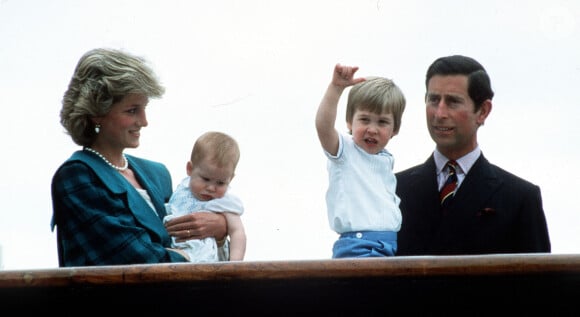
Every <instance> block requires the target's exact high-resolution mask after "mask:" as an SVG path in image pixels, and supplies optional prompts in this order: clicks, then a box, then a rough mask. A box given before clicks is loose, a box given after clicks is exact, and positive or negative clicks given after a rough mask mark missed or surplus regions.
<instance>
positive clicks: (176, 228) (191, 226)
mask: <svg viewBox="0 0 580 317" xmlns="http://www.w3.org/2000/svg"><path fill="white" fill-rule="evenodd" d="M165 228H166V229H167V232H168V233H169V235H170V236H173V237H175V241H176V242H184V241H187V240H191V239H204V238H207V237H214V238H215V239H216V240H217V241H220V240H223V239H225V237H226V235H227V232H228V227H227V223H226V219H225V216H224V215H223V214H222V213H213V212H192V213H190V214H187V215H184V216H181V217H176V218H173V219H171V220H169V221H167V222H166V223H165Z"/></svg>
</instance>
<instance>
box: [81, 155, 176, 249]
mask: <svg viewBox="0 0 580 317" xmlns="http://www.w3.org/2000/svg"><path fill="white" fill-rule="evenodd" d="M127 159H128V160H129V164H130V165H131V169H132V170H133V173H134V174H135V177H136V178H137V179H138V180H139V182H140V184H141V186H143V188H144V189H146V190H147V191H148V192H149V196H150V197H151V199H152V201H153V204H154V206H155V208H156V209H157V210H158V211H159V210H162V213H160V215H157V214H156V213H155V212H154V211H153V210H152V209H151V207H150V206H149V204H147V202H146V201H145V199H144V198H143V197H141V195H140V194H139V192H137V190H136V189H135V188H134V187H133V186H132V185H131V184H130V183H129V182H128V181H127V180H126V179H125V178H124V177H123V175H121V173H111V170H110V167H109V166H108V165H107V164H106V163H105V162H104V161H103V160H102V159H101V158H99V157H97V156H95V155H92V154H89V153H87V152H86V151H77V152H75V153H74V154H73V156H72V157H71V160H80V161H83V162H84V163H86V164H87V165H89V166H90V167H91V168H92V169H93V170H94V172H95V173H96V174H97V176H98V177H99V178H100V179H101V181H102V182H103V183H104V184H105V186H107V188H109V190H111V191H112V192H113V193H114V194H116V195H123V194H125V195H126V196H127V203H128V205H129V208H130V210H131V212H132V213H133V215H134V216H135V218H136V219H137V221H138V222H139V223H141V224H142V225H143V226H144V227H145V228H146V229H148V230H149V231H150V232H154V233H156V234H157V235H158V236H160V240H164V239H165V238H167V237H168V236H167V232H166V231H165V227H164V226H163V222H162V221H161V217H162V215H165V209H164V208H165V206H164V204H163V203H162V202H160V201H159V197H160V195H159V194H158V192H157V190H156V188H155V186H152V183H151V182H150V181H149V180H148V179H147V178H146V177H143V175H145V173H144V170H143V167H142V166H138V165H134V164H133V161H132V160H131V159H130V158H129V157H127Z"/></svg>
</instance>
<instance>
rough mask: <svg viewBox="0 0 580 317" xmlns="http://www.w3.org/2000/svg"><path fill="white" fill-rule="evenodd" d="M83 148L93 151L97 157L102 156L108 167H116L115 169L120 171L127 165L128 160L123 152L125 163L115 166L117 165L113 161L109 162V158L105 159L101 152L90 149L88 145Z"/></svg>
mask: <svg viewBox="0 0 580 317" xmlns="http://www.w3.org/2000/svg"><path fill="white" fill-rule="evenodd" d="M84 149H85V150H87V151H89V152H93V153H95V154H96V155H97V156H98V157H100V158H102V159H103V161H105V163H107V164H108V165H109V166H110V167H112V168H114V169H116V170H117V171H120V172H122V171H124V170H126V169H127V168H128V167H129V161H127V157H126V156H125V153H123V160H124V161H125V165H123V166H117V165H114V164H113V163H111V162H109V160H107V158H106V157H104V156H103V154H101V153H99V152H97V151H95V150H93V149H91V148H90V147H85V148H84Z"/></svg>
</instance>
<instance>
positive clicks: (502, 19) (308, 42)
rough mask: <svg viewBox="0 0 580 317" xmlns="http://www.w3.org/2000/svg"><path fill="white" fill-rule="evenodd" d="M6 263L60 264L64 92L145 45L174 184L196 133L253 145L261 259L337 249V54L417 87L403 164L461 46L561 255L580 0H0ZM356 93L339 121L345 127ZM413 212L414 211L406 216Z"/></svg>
mask: <svg viewBox="0 0 580 317" xmlns="http://www.w3.org/2000/svg"><path fill="white" fill-rule="evenodd" d="M0 41H1V42H0V89H1V90H0V105H1V107H2V110H3V112H4V114H5V117H4V120H2V121H3V122H2V123H1V124H0V140H1V142H2V144H1V148H2V154H1V155H0V168H1V170H0V172H1V175H2V176H1V178H0V179H1V181H0V186H1V187H0V201H1V202H2V205H3V207H2V211H1V212H0V247H1V257H0V267H3V268H4V269H35V268H55V267H57V266H58V262H57V253H56V241H55V238H56V237H55V234H54V233H53V232H51V230H50V218H51V214H52V205H51V198H50V182H51V178H52V175H53V173H54V172H55V170H56V169H57V167H58V166H59V165H60V164H61V163H62V162H63V161H64V160H65V159H67V158H68V157H69V156H70V155H71V153H72V152H73V151H75V150H77V149H79V147H78V146H76V145H75V144H74V143H73V142H72V140H71V139H70V137H69V136H67V135H66V134H64V132H63V131H64V130H63V128H62V127H61V125H60V123H59V111H60V109H61V99H62V96H63V93H64V91H65V89H66V88H67V86H68V82H69V80H70V76H71V75H72V73H73V69H74V67H75V65H76V63H77V61H78V59H79V58H80V57H81V55H82V54H83V53H85V52H86V51H88V50H89V49H92V48H95V47H113V48H121V49H125V50H128V51H130V52H132V53H135V54H137V55H140V56H143V57H145V58H147V59H148V60H149V61H151V63H152V64H153V67H154V69H155V70H156V72H157V73H158V75H159V76H160V78H161V80H162V82H163V83H164V85H165V86H166V88H167V92H166V95H165V96H164V98H162V99H160V100H152V101H151V102H150V107H149V108H148V120H149V126H148V127H147V128H145V129H143V130H142V136H141V146H140V147H139V148H138V149H133V150H128V151H127V152H128V153H131V154H134V155H138V156H142V157H145V158H149V159H152V160H157V161H161V162H163V163H165V164H166V165H167V167H168V168H169V170H170V171H171V173H172V177H173V184H174V186H175V185H177V183H178V182H179V181H180V180H181V179H182V178H183V177H184V176H185V163H186V161H187V159H188V157H189V152H190V150H191V147H192V146H193V142H194V140H195V139H196V138H197V137H198V136H199V135H200V134H201V133H203V132H205V131H208V130H220V131H224V132H226V133H229V134H231V135H232V136H234V137H235V138H236V139H237V140H238V142H239V143H240V147H241V151H242V157H241V160H240V163H239V165H238V170H237V176H236V178H235V179H234V181H233V183H232V187H233V189H234V190H235V191H236V192H237V193H238V194H239V195H240V196H241V198H242V199H243V201H244V204H245V207H246V212H245V214H244V215H243V217H242V219H243V222H244V224H245V227H246V232H247V235H248V245H247V253H246V260H247V261H262V260H300V259H328V258H330V256H331V248H332V243H333V242H334V240H335V239H336V234H335V233H334V232H332V231H331V229H330V227H329V226H328V223H327V218H326V208H325V202H324V195H325V191H326V185H327V175H326V159H325V157H324V155H323V153H322V150H321V148H320V145H319V143H318V139H317V137H316V132H315V128H314V115H315V112H316V109H317V107H318V103H319V101H320V99H321V98H322V95H323V93H324V90H325V88H326V86H327V85H328V82H329V81H330V78H331V74H332V70H333V66H334V64H335V63H337V62H340V63H343V64H347V65H358V66H360V70H359V73H358V75H360V76H366V75H379V76H385V77H388V78H391V79H393V80H394V81H395V83H397V84H398V85H399V86H400V87H401V89H402V90H403V92H404V93H405V95H406V97H407V109H406V110H405V113H404V115H403V124H402V128H401V131H400V134H399V135H398V136H396V137H395V138H393V139H392V140H391V141H390V142H389V144H388V145H387V149H389V151H391V153H393V155H394V156H395V171H399V170H402V169H405V168H407V167H410V166H413V165H416V164H419V163H422V162H423V161H424V160H426V159H427V157H428V156H429V155H430V154H431V152H432V151H433V149H434V143H433V142H432V140H431V139H430V137H429V134H428V133H427V129H426V125H425V109H424V107H425V106H424V103H423V94H424V92H425V86H424V78H425V71H426V69H427V67H428V66H429V64H430V63H431V62H432V61H433V60H435V59H436V58H437V57H440V56H444V55H451V54H464V55H469V56H472V57H474V58H476V59H477V60H478V61H480V62H481V63H482V64H483V65H484V67H486V69H487V71H488V72H489V74H490V76H491V80H492V87H493V89H494V91H495V93H496V96H495V98H494V100H493V101H494V102H493V110H492V112H491V115H490V116H489V117H488V120H487V121H486V124H485V126H483V127H482V128H481V129H480V131H479V144H480V147H481V149H482V150H483V153H484V154H485V155H486V157H487V158H488V159H489V160H490V161H491V162H493V163H495V164H497V165H499V166H501V167H503V168H505V169H507V170H509V171H511V172H513V173H515V174H517V175H519V176H521V177H523V178H526V179H528V180H529V181H531V182H533V183H535V184H538V185H539V186H540V187H541V189H542V194H543V199H544V209H545V212H546V217H547V220H548V226H549V230H550V236H551V241H552V251H553V253H580V235H579V234H578V232H579V225H580V213H579V211H580V207H579V206H580V204H579V202H578V201H577V200H576V198H577V197H576V195H579V194H580V171H579V169H578V162H579V161H580V146H579V144H580V143H579V141H578V139H579V138H580V124H579V119H580V102H579V101H578V91H579V90H580V88H579V86H580V2H579V1H577V0H570V1H564V0H554V1H513V0H507V1H506V0H486V1H449V0H446V1H428V0H425V1H420V0H411V1H408V0H405V1H377V0H373V1H370V0H349V1H346V0H343V1H337V0H324V1H322V0H292V1H270V0H262V1H257V0H239V1H233V0H231V1H225V0H216V1H189V0H188V1H171V0H162V1H161V0H159V1H153V0H140V1H129V0H125V1H122V0H121V1H120V0H99V1H77V0H70V1H64V0H37V1H31V0H18V1H16V0H0ZM345 102H346V93H345V95H344V97H343V98H342V99H341V104H340V108H339V115H338V118H337V128H338V129H340V130H341V131H346V124H345V123H344V119H343V118H344V104H345ZM403 221H404V219H403Z"/></svg>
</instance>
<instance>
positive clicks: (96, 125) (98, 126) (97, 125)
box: [95, 123, 101, 134]
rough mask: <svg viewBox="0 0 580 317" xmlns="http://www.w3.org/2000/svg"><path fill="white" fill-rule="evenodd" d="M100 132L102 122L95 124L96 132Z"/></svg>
mask: <svg viewBox="0 0 580 317" xmlns="http://www.w3.org/2000/svg"><path fill="white" fill-rule="evenodd" d="M99 132H101V125H100V124H98V123H97V124H95V133H96V134H99Z"/></svg>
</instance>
